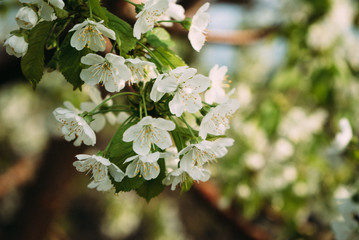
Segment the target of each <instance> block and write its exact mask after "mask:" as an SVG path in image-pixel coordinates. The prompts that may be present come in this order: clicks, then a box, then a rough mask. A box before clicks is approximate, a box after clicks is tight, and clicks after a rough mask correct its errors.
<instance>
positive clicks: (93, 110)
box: [89, 92, 141, 114]
mask: <svg viewBox="0 0 359 240" xmlns="http://www.w3.org/2000/svg"><path fill="white" fill-rule="evenodd" d="M122 95H134V96H137V97H141V95H139V94H138V93H133V92H122V93H117V94H114V95H112V96H111V97H109V98H107V99H105V100H104V101H103V102H102V103H100V104H99V105H97V106H96V107H95V108H94V109H92V111H91V112H89V114H93V113H94V112H95V111H96V110H97V109H100V108H101V107H102V106H103V105H104V104H105V103H106V102H108V101H110V100H111V99H113V98H115V97H118V96H122Z"/></svg>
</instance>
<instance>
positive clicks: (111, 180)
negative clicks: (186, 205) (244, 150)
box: [5, 0, 239, 200]
mask: <svg viewBox="0 0 359 240" xmlns="http://www.w3.org/2000/svg"><path fill="white" fill-rule="evenodd" d="M21 2H22V3H23V4H24V7H23V8H21V9H20V10H19V12H18V14H17V15H16V20H17V22H18V25H19V27H20V29H18V30H15V31H13V32H12V35H11V36H10V37H9V38H8V39H7V40H6V42H5V47H6V51H7V52H8V53H9V54H11V55H15V56H16V57H22V60H21V67H22V71H23V73H24V75H25V77H26V78H28V80H29V81H30V83H31V84H32V85H33V87H36V85H37V84H38V82H39V81H40V79H41V76H42V73H43V70H44V67H45V65H46V66H47V67H48V68H52V69H54V70H59V71H60V72H61V73H62V74H63V75H64V76H65V78H66V80H67V81H68V82H70V83H71V84H72V85H73V86H74V89H76V88H80V89H81V86H82V85H83V84H87V85H90V86H99V87H101V86H102V87H103V88H104V90H106V91H107V92H109V93H110V95H108V96H107V97H106V98H105V99H102V97H101V93H100V91H99V90H98V88H97V87H93V88H92V90H91V91H92V94H91V99H92V100H93V102H86V103H82V104H81V106H80V109H77V108H75V107H74V106H73V105H72V104H71V103H70V102H65V103H64V105H65V108H62V107H60V108H57V109H55V110H54V111H53V114H54V116H55V118H56V120H57V121H58V122H59V123H60V124H61V132H62V134H63V135H64V138H65V139H66V140H67V141H73V140H74V145H75V146H80V145H81V144H85V145H89V146H94V145H95V144H96V134H95V132H98V131H100V130H101V129H102V128H103V127H104V126H105V122H106V120H105V119H106V118H107V120H108V121H109V122H110V123H111V124H113V123H114V121H113V118H114V115H115V114H118V113H121V112H125V113H127V114H128V118H127V119H126V120H125V121H124V122H123V123H122V124H121V125H120V126H119V128H118V130H117V132H116V133H115V134H114V136H113V138H112V139H111V141H110V142H109V143H108V145H107V147H106V148H105V149H104V150H103V151H100V152H98V153H97V154H96V155H87V154H79V155H77V156H76V158H77V159H78V160H77V161H75V162H74V166H75V167H76V169H77V170H78V171H80V172H91V173H92V182H91V183H90V184H89V185H88V187H90V188H96V189H97V190H99V191H107V190H110V189H111V188H112V187H113V186H114V187H115V189H116V192H118V191H129V190H136V191H137V193H138V194H139V195H141V196H143V197H145V198H146V199H148V200H149V199H150V198H152V197H154V196H156V195H157V194H159V193H160V192H161V191H162V190H163V187H164V185H172V190H174V189H175V187H176V185H178V184H180V185H181V186H182V191H187V190H188V189H189V188H190V186H191V184H192V182H193V181H207V180H208V179H209V177H210V174H211V173H210V171H209V170H208V169H206V167H207V165H208V164H209V163H211V162H215V161H216V159H217V158H221V157H223V156H224V155H225V154H226V153H227V147H229V146H232V145H233V142H234V140H233V139H231V138H226V137H225V135H224V134H225V131H226V130H227V129H229V127H230V126H229V121H230V119H231V117H232V116H233V114H234V113H235V112H236V110H237V109H238V108H239V103H238V101H237V100H235V99H231V98H230V96H231V94H232V93H233V91H228V92H227V91H226V89H225V88H227V87H228V85H227V84H225V83H224V81H225V79H226V72H227V68H226V67H225V66H222V67H219V66H218V65H216V66H214V67H213V68H212V70H211V71H210V74H209V76H205V75H202V74H200V73H198V72H197V69H195V68H192V67H189V66H187V64H186V63H185V62H184V61H183V60H182V59H181V58H180V57H179V56H178V55H177V54H175V53H174V52H173V51H172V50H171V49H170V48H169V46H171V45H173V42H172V40H171V38H170V35H169V33H168V32H167V31H166V30H165V29H164V28H162V27H161V25H163V26H169V25H172V24H174V23H177V24H181V25H182V26H183V27H184V28H185V29H187V30H188V31H189V34H188V38H189V41H190V43H191V45H192V46H193V48H194V50H196V51H200V49H201V48H202V46H203V45H204V43H205V39H206V27H207V25H208V23H209V14H208V13H207V12H206V11H207V10H208V8H209V3H205V4H204V5H203V6H202V7H201V8H200V9H199V10H198V11H197V13H196V14H195V15H194V16H193V18H186V17H185V10H184V8H183V7H182V6H180V5H178V4H176V1H175V0H147V1H144V2H143V3H141V4H136V3H133V2H131V1H128V0H126V2H128V3H130V4H132V5H134V6H135V9H136V12H137V16H136V18H137V21H136V23H135V25H134V28H133V29H132V27H131V26H130V25H129V24H128V23H127V22H125V21H123V20H122V19H120V18H118V17H117V16H115V15H113V14H112V13H110V12H109V11H107V10H106V9H105V8H104V7H102V6H101V5H100V2H99V1H98V0H88V1H74V0H64V1H62V0H56V1H55V0H52V1H48V2H45V1H42V0H36V1H33V0H30V1H29V0H22V1H21ZM45 50H46V51H48V50H50V51H51V52H50V54H52V58H51V59H50V60H49V61H44V52H45ZM105 51H106V52H107V53H106V54H104V53H103V52H105ZM121 98H122V99H121ZM203 98H204V100H203ZM119 99H121V101H122V102H120V101H119ZM120 103H122V104H120ZM111 119H112V120H111ZM173 149H175V150H173Z"/></svg>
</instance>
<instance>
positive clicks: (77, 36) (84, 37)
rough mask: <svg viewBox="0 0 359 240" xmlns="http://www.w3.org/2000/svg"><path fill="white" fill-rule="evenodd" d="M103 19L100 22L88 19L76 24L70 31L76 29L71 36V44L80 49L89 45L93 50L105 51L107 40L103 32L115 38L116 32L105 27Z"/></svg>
mask: <svg viewBox="0 0 359 240" xmlns="http://www.w3.org/2000/svg"><path fill="white" fill-rule="evenodd" d="M102 23H103V20H102V21H100V22H94V21H92V20H90V19H86V20H85V21H83V22H82V23H79V24H76V25H75V26H74V27H73V28H71V29H70V30H69V32H73V31H75V33H74V34H73V35H72V37H71V42H70V43H71V46H72V47H74V48H76V50H78V51H80V50H81V49H83V48H84V47H86V46H87V47H88V48H90V49H91V50H93V51H95V52H97V51H104V50H105V48H106V41H105V39H104V37H103V36H102V34H103V35H104V36H106V37H108V38H111V39H113V40H115V39H116V35H115V32H114V31H112V30H111V29H109V28H107V27H105V26H104V25H103V24H102Z"/></svg>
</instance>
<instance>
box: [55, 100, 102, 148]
mask: <svg viewBox="0 0 359 240" xmlns="http://www.w3.org/2000/svg"><path fill="white" fill-rule="evenodd" d="M64 105H65V106H66V107H67V108H56V109H55V110H54V111H53V114H54V116H55V118H56V120H57V121H59V122H60V123H61V124H62V128H61V132H62V134H64V137H65V140H66V141H72V140H74V139H75V138H77V139H76V140H75V142H74V145H75V146H80V145H81V143H82V142H84V144H85V145H91V146H94V145H95V144H96V135H95V133H94V131H93V130H92V128H91V127H90V126H89V125H88V123H87V122H86V121H85V119H83V118H82V117H80V116H79V110H77V109H76V108H75V107H74V106H73V105H72V104H71V103H69V102H65V103H64Z"/></svg>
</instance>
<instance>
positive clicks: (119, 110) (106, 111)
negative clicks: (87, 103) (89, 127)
mask: <svg viewBox="0 0 359 240" xmlns="http://www.w3.org/2000/svg"><path fill="white" fill-rule="evenodd" d="M108 112H134V111H133V110H130V109H108V110H99V111H97V112H94V113H92V115H96V114H100V113H108Z"/></svg>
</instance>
